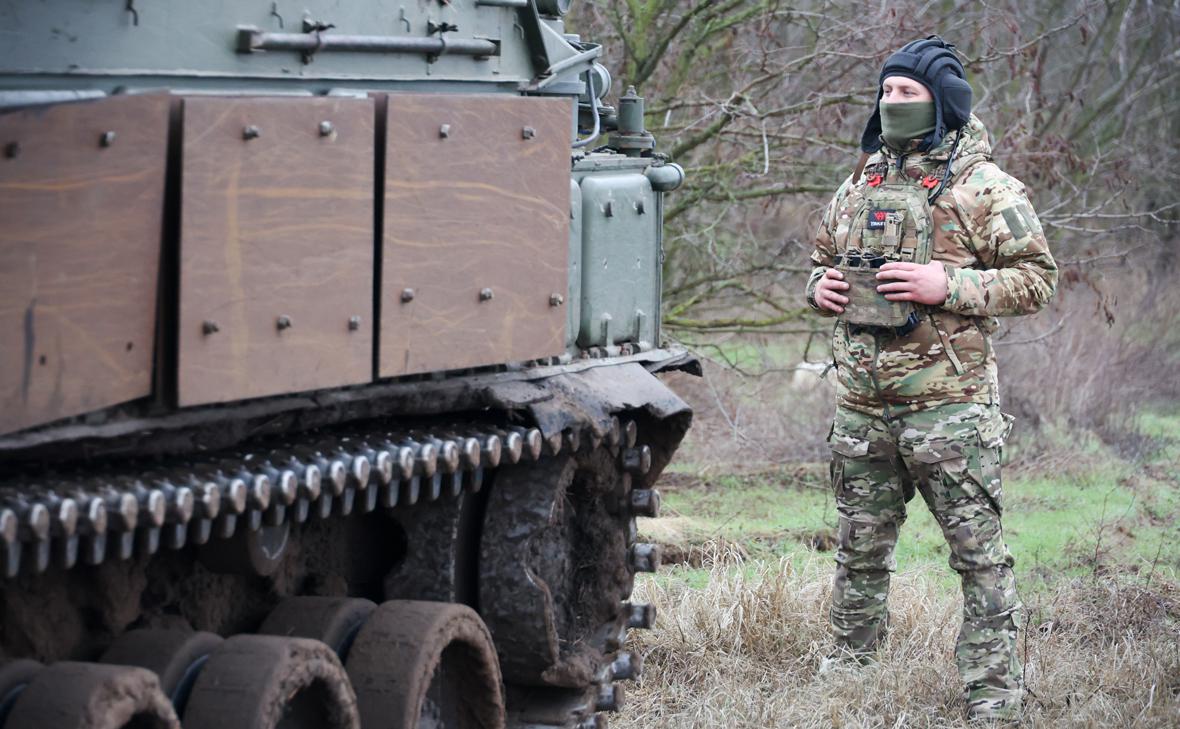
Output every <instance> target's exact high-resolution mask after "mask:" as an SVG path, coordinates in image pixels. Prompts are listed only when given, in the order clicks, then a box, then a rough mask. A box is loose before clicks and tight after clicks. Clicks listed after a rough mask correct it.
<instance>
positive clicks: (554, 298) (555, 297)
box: [549, 294, 565, 306]
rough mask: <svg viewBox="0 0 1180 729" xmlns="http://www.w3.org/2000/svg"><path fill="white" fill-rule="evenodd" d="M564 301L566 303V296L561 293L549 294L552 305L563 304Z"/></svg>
mask: <svg viewBox="0 0 1180 729" xmlns="http://www.w3.org/2000/svg"><path fill="white" fill-rule="evenodd" d="M564 303H565V297H564V296H562V295H561V294H549V305H550V306H561V305H562V304H564Z"/></svg>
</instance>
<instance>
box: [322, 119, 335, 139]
mask: <svg viewBox="0 0 1180 729" xmlns="http://www.w3.org/2000/svg"><path fill="white" fill-rule="evenodd" d="M334 131H336V127H334V126H332V122H330V121H322V122H320V136H321V137H330V136H332V132H334Z"/></svg>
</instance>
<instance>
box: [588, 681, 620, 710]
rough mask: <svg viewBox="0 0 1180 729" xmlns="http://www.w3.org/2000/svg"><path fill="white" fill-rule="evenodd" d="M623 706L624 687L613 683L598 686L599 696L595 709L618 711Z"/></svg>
mask: <svg viewBox="0 0 1180 729" xmlns="http://www.w3.org/2000/svg"><path fill="white" fill-rule="evenodd" d="M622 706H623V687H622V685H621V684H617V683H612V684H607V685H606V686H599V687H598V697H597V699H596V700H595V702H594V710H595V711H618V710H619V709H621V708H622Z"/></svg>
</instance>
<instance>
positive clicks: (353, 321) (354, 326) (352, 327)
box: [348, 316, 361, 332]
mask: <svg viewBox="0 0 1180 729" xmlns="http://www.w3.org/2000/svg"><path fill="white" fill-rule="evenodd" d="M360 328H361V318H360V317H359V316H350V317H348V331H350V332H355V331H357V330H358V329H360Z"/></svg>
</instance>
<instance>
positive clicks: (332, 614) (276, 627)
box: [258, 597, 377, 661]
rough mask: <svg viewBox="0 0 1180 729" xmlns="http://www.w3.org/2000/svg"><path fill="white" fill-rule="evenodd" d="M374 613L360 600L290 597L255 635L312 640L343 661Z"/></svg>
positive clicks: (370, 605)
mask: <svg viewBox="0 0 1180 729" xmlns="http://www.w3.org/2000/svg"><path fill="white" fill-rule="evenodd" d="M376 609H377V604H376V603H374V602H373V601H372V600H365V599H364V598H359V597H289V598H287V599H286V600H283V601H282V602H280V603H279V604H278V605H277V606H276V607H275V609H274V610H271V611H270V615H267V616H266V620H264V621H262V627H261V628H259V629H258V632H259V633H261V634H263V635H287V636H292V637H295V638H313V639H315V640H318V641H320V642H322V643H326V644H327V646H328V647H329V648H331V649H332V650H333V651H334V652H335V653H336V655H337V656H339V657H340V660H341V661H343V660H344V659H346V658H347V657H348V650H349V649H350V648H351V647H352V642H353V639H354V638H356V634H357V631H358V630H360V627H361V626H362V625H363V624H364V622H365V620H367V619H368V617H369V615H371V614H372V613H373V611H374V610H376Z"/></svg>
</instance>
